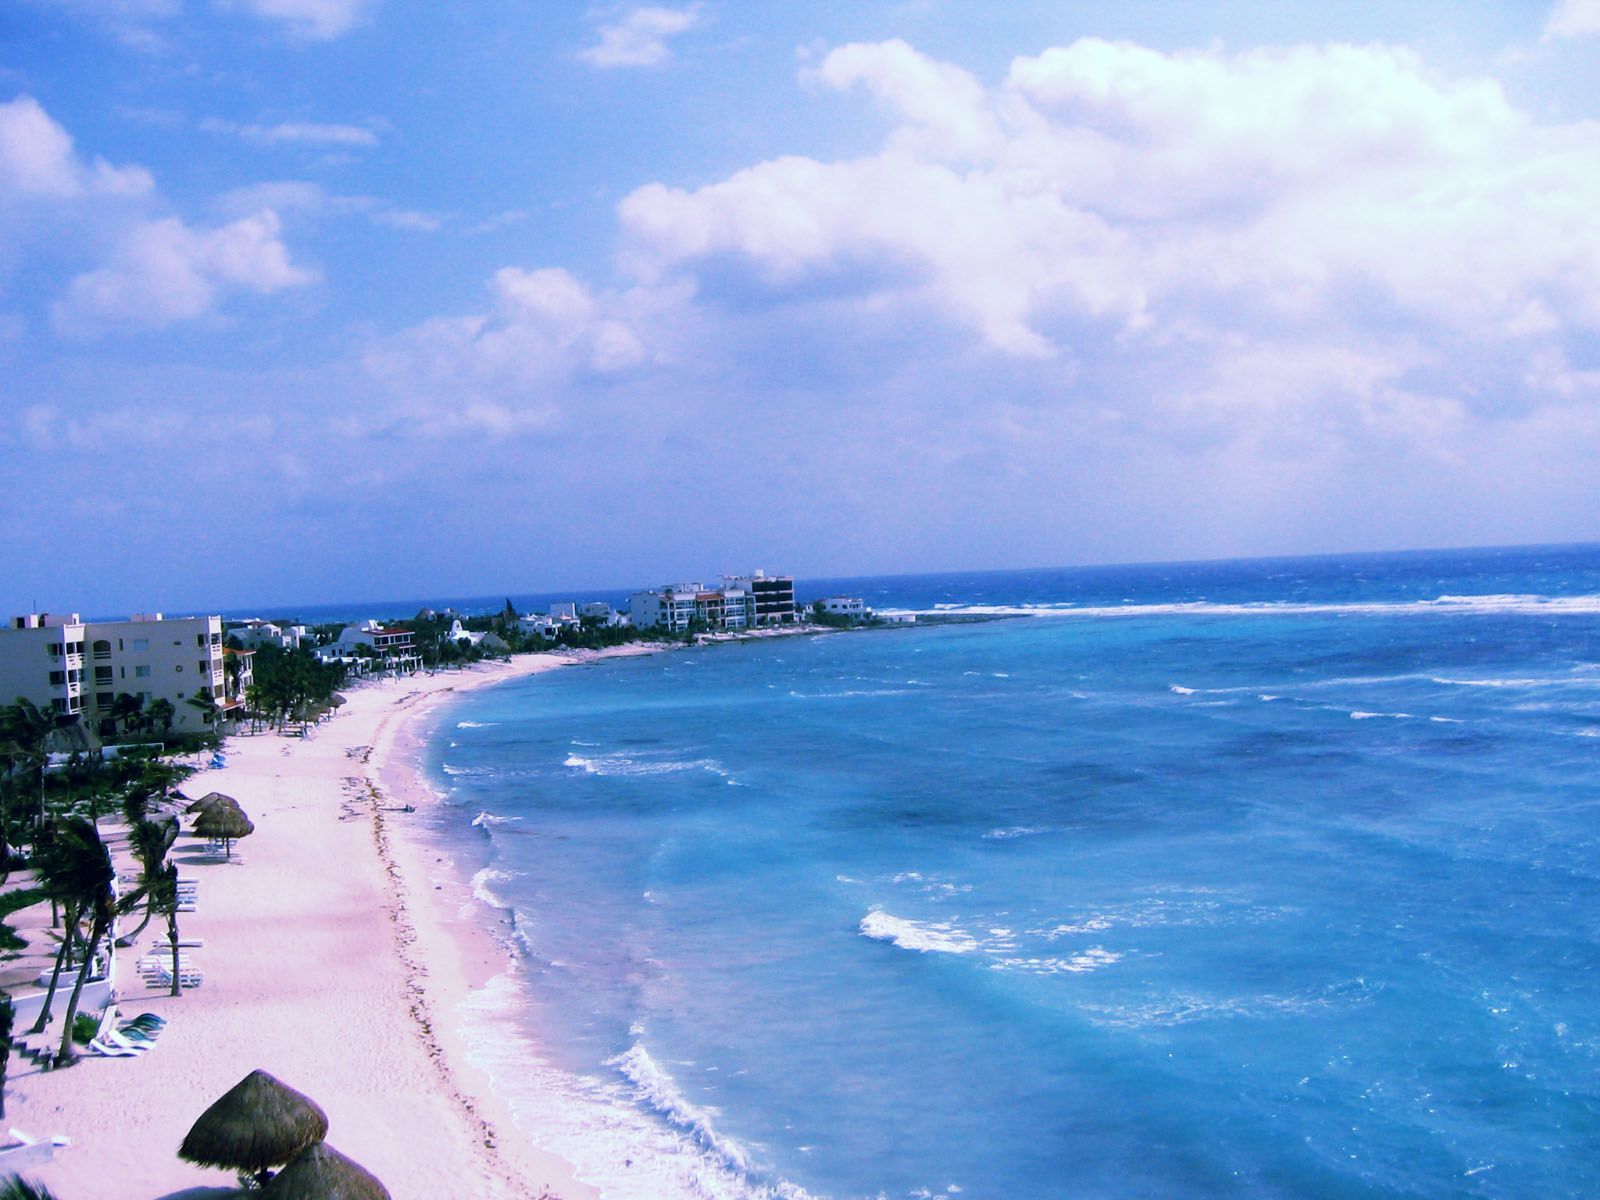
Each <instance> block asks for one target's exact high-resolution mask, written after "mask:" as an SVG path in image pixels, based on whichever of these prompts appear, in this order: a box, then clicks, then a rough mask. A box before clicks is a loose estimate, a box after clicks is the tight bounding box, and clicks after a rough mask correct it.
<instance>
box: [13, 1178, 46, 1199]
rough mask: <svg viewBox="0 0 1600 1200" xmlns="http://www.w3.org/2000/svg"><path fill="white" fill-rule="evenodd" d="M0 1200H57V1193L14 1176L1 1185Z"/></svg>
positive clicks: (31, 1181)
mask: <svg viewBox="0 0 1600 1200" xmlns="http://www.w3.org/2000/svg"><path fill="white" fill-rule="evenodd" d="M0 1200H55V1193H54V1192H52V1191H51V1190H50V1189H49V1188H47V1187H45V1186H44V1185H43V1184H39V1183H34V1182H33V1180H31V1179H24V1178H22V1176H20V1175H13V1176H12V1177H11V1178H10V1179H7V1180H5V1181H4V1182H3V1183H0Z"/></svg>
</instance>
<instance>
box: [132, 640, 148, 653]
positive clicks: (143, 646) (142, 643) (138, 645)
mask: <svg viewBox="0 0 1600 1200" xmlns="http://www.w3.org/2000/svg"><path fill="white" fill-rule="evenodd" d="M133 648H134V649H135V650H148V649H150V639H149V638H134V639H133Z"/></svg>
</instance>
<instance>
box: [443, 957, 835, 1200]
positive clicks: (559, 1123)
mask: <svg viewBox="0 0 1600 1200" xmlns="http://www.w3.org/2000/svg"><path fill="white" fill-rule="evenodd" d="M530 1008H531V1002H530V999H529V997H528V995H527V993H526V990H525V987H524V985H523V984H522V983H521V982H520V981H519V980H517V979H516V978H515V977H513V976H511V975H509V974H508V975H501V976H498V977H496V978H495V979H492V980H491V981H490V982H489V984H488V985H487V986H486V987H484V988H483V989H481V990H480V991H479V992H477V993H475V994H474V995H473V996H472V997H470V998H469V999H468V1000H467V1001H465V1002H464V1003H463V1004H462V1005H461V1008H460V1010H459V1011H460V1014H461V1016H462V1017H463V1019H464V1022H465V1026H466V1033H467V1037H468V1045H469V1051H468V1054H469V1057H470V1058H471V1060H472V1062H473V1063H474V1065H476V1066H477V1067H479V1068H480V1069H481V1070H483V1071H484V1072H485V1073H486V1074H487V1075H488V1076H489V1078H490V1081H491V1085H492V1086H493V1087H494V1089H495V1092H496V1094H498V1095H499V1096H501V1097H502V1098H503V1099H504V1100H505V1101H506V1104H507V1106H508V1107H509V1108H510V1110H511V1112H512V1115H513V1118H514V1120H515V1122H516V1124H517V1126H518V1129H519V1131H520V1133H521V1134H522V1135H523V1136H524V1137H526V1138H528V1139H529V1140H530V1141H531V1142H533V1143H534V1144H535V1145H538V1146H539V1147H541V1148H542V1149H545V1150H549V1151H551V1152H553V1153H555V1154H558V1155H560V1156H561V1157H562V1158H564V1159H565V1160H566V1161H567V1162H570V1163H572V1164H573V1167H574V1168H575V1171H576V1174H577V1176H578V1178H580V1179H581V1180H583V1181H584V1182H586V1183H588V1184H590V1185H592V1186H594V1187H596V1188H598V1189H599V1190H600V1192H601V1194H602V1195H604V1196H605V1200H809V1197H808V1196H807V1194H806V1192H805V1191H804V1190H803V1189H802V1188H800V1187H798V1186H796V1185H794V1184H791V1183H787V1182H784V1181H777V1182H771V1183H768V1182H762V1181H759V1180H757V1179H753V1178H751V1177H750V1175H749V1174H747V1173H746V1171H745V1169H743V1168H741V1167H739V1166H737V1165H735V1164H736V1163H739V1162H743V1163H749V1162H750V1160H751V1158H752V1156H751V1154H750V1153H749V1152H748V1151H746V1150H745V1149H744V1147H742V1146H739V1145H738V1144H737V1143H735V1142H731V1141H730V1140H729V1139H727V1138H725V1137H723V1136H721V1135H719V1134H717V1133H716V1132H715V1130H714V1129H711V1127H710V1126H709V1124H707V1125H706V1126H705V1128H706V1129H709V1130H710V1132H711V1134H712V1139H713V1140H712V1141H711V1143H710V1144H708V1143H707V1141H706V1139H704V1138H703V1137H702V1136H701V1130H700V1129H699V1128H697V1127H695V1126H693V1125H692V1124H690V1125H679V1124H677V1123H674V1121H673V1119H672V1117H671V1116H670V1115H669V1113H668V1112H667V1111H666V1110H667V1109H671V1110H672V1111H674V1112H676V1113H677V1114H678V1115H679V1116H681V1117H690V1116H691V1114H694V1113H699V1114H705V1113H706V1111H707V1110H704V1109H699V1108H696V1107H695V1106H693V1105H690V1104H688V1103H687V1102H686V1101H684V1100H683V1097H682V1095H681V1093H680V1092H679V1090H678V1089H677V1088H676V1086H675V1085H674V1084H673V1082H672V1080H671V1079H670V1077H668V1076H666V1075H665V1073H664V1072H662V1071H661V1070H660V1068H658V1067H655V1064H654V1063H653V1062H652V1061H650V1060H649V1056H648V1054H646V1053H645V1052H644V1050H643V1048H642V1046H640V1047H637V1049H638V1053H637V1054H635V1053H633V1051H629V1052H628V1053H627V1054H625V1055H622V1056H619V1059H626V1060H627V1063H626V1066H624V1064H623V1062H621V1061H616V1060H614V1062H615V1066H616V1068H617V1069H618V1071H619V1075H618V1077H617V1079H616V1081H615V1082H607V1081H604V1080H599V1079H591V1078H586V1077H583V1076H578V1075H572V1074H569V1073H567V1072H565V1071H560V1070H557V1069H556V1068H555V1067H553V1066H551V1065H549V1064H548V1063H546V1062H545V1061H544V1060H543V1059H542V1058H541V1057H540V1051H539V1047H538V1046H537V1044H535V1043H534V1042H533V1041H531V1040H530V1039H529V1038H528V1036H527V1034H526V1033H525V1032H524V1030H523V1027H522V1024H521V1019H522V1018H523V1016H524V1015H525V1014H526V1013H527V1012H528V1011H529V1010H530ZM631 1032H632V1035H633V1036H634V1037H636V1038H637V1037H640V1036H642V1033H643V1031H642V1030H641V1029H640V1028H639V1027H638V1026H637V1025H636V1026H635V1027H634V1028H633V1030H632V1031H631ZM652 1068H654V1069H653V1070H652ZM630 1071H631V1074H630ZM635 1076H637V1078H635Z"/></svg>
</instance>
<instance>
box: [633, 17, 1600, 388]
mask: <svg viewBox="0 0 1600 1200" xmlns="http://www.w3.org/2000/svg"><path fill="white" fill-rule="evenodd" d="M806 77H807V78H808V79H809V80H811V81H813V82H817V83H820V84H822V85H824V86H828V87H833V88H838V89H864V90H865V91H867V92H868V93H869V94H871V95H872V96H874V97H875V98H876V99H877V100H878V101H879V102H880V103H881V104H883V105H884V106H885V107H886V109H887V110H888V112H889V114H890V120H891V127H890V129H889V131H888V134H887V137H886V139H885V142H884V145H883V146H882V148H881V149H880V150H878V151H877V152H875V153H872V154H869V155H867V156H865V157H862V158H858V159H852V160H847V161H835V162H824V161H818V160H815V159H811V158H803V157H787V158H779V159H774V160H771V161H767V162H763V163H759V164H756V165H754V166H752V167H749V168H747V169H745V170H742V171H740V172H738V173H736V174H734V175H732V176H730V177H728V178H727V179H724V180H722V181H719V182H715V183H711V184H708V185H706V186H703V187H700V188H696V189H683V188H674V187H668V186H665V185H662V184H650V185H646V186H644V187H641V188H639V189H637V190H636V191H635V192H633V193H632V194H631V195H629V196H628V197H626V198H625V199H624V200H623V202H622V204H621V206H620V209H619V212H620V218H621V223H622V229H623V233H624V240H625V245H624V262H625V263H626V264H627V266H628V267H629V268H630V269H631V270H633V271H635V272H636V273H637V274H638V275H639V276H640V277H641V278H645V279H661V278H669V277H672V276H673V275H675V274H681V275H687V276H689V277H691V278H695V279H697V280H698V281H699V282H700V283H701V284H702V286H703V287H705V289H706V290H707V291H708V292H712V293H714V292H715V290H716V288H718V287H730V286H731V287H735V288H744V289H750V288H759V289H764V290H765V292H766V293H768V294H778V295H788V296H790V297H792V298H794V299H796V300H797V301H799V300H801V299H803V298H804V297H805V296H806V295H807V294H808V293H815V292H817V291H818V290H819V288H823V287H824V285H825V290H826V291H827V293H828V295H829V297H830V300H831V301H834V302H837V300H838V298H839V297H840V296H841V295H843V296H845V297H847V298H850V299H851V300H853V301H854V303H855V304H856V305H857V306H858V308H862V309H865V308H872V309H874V310H882V309H883V308H884V307H885V306H901V307H902V308H903V309H904V310H905V311H906V313H907V314H908V315H910V314H913V313H915V312H916V311H919V310H920V311H931V312H935V313H938V314H941V315H942V317H943V318H944V319H945V320H948V321H951V322H954V323H955V324H957V325H962V326H965V327H967V328H969V329H971V330H972V331H973V332H974V333H975V334H976V335H977V336H978V337H979V338H981V339H982V341H983V342H984V343H985V344H986V345H987V346H989V347H990V348H991V349H992V350H994V351H998V352H1000V353H1002V354H1006V355H1012V356H1028V357H1048V356H1051V355H1059V354H1067V355H1072V356H1074V357H1077V358H1086V359H1092V360H1097V361H1103V360H1105V359H1106V358H1107V357H1108V356H1109V355H1112V354H1122V353H1133V352H1135V351H1137V352H1139V353H1165V352H1167V351H1168V350H1169V349H1171V348H1172V347H1174V346H1176V345H1179V344H1182V345H1183V346H1186V347H1187V348H1188V350H1187V351H1186V352H1187V353H1189V354H1190V355H1191V356H1192V355H1194V354H1197V353H1199V354H1201V355H1202V357H1203V354H1204V350H1203V348H1204V346H1205V345H1206V342H1207V339H1210V340H1211V341H1213V342H1216V341H1217V340H1218V339H1221V338H1223V337H1224V336H1230V335H1234V334H1239V335H1241V336H1249V337H1258V338H1267V339H1270V338H1273V337H1276V336H1279V331H1283V330H1292V331H1293V332H1294V336H1296V337H1300V336H1301V335H1302V334H1303V332H1304V331H1305V330H1315V331H1318V333H1319V335H1320V336H1326V337H1328V338H1330V339H1339V338H1347V337H1348V336H1349V334H1350V331H1351V330H1356V331H1367V332H1370V333H1371V335H1372V337H1373V338H1378V339H1381V338H1382V337H1383V336H1384V335H1385V331H1386V330H1394V329H1399V328H1409V329H1422V330H1431V331H1432V334H1433V336H1434V340H1435V344H1445V343H1448V342H1450V341H1451V340H1452V339H1456V340H1471V341H1478V340H1481V339H1483V338H1491V339H1495V340H1496V341H1497V342H1500V343H1504V344H1505V345H1507V346H1508V347H1510V348H1511V352H1512V353H1517V349H1516V348H1517V346H1518V344H1519V340H1520V339H1526V338H1530V337H1533V338H1537V337H1550V336H1554V335H1555V334H1556V333H1557V332H1558V331H1560V330H1563V329H1565V330H1568V331H1571V330H1574V329H1579V330H1584V331H1590V332H1592V331H1594V330H1596V329H1597V328H1600V302H1597V297H1596V293H1595V291H1594V289H1593V288H1592V286H1590V285H1589V284H1588V283H1587V282H1585V281H1592V280H1593V279H1594V278H1595V277H1596V275H1597V273H1600V226H1597V225H1596V224H1595V223H1594V222H1593V221H1592V219H1590V217H1589V216H1588V214H1590V213H1592V212H1594V211H1600V127H1595V126H1593V125H1590V124H1581V123H1580V124H1573V125H1541V124H1539V123H1538V122H1536V121H1534V120H1533V119H1532V118H1531V117H1530V116H1529V115H1528V114H1527V113H1525V112H1523V111H1521V110H1519V109H1517V108H1516V107H1515V106H1514V105H1513V104H1512V103H1511V102H1510V101H1509V100H1508V99H1507V98H1506V96H1505V95H1504V93H1503V92H1502V90H1501V89H1500V87H1499V86H1498V85H1497V84H1496V83H1495V82H1494V81H1492V80H1488V79H1481V78H1478V79H1444V78H1438V77H1435V76H1434V75H1433V74H1431V73H1430V72H1429V71H1428V70H1427V69H1426V68H1425V66H1424V65H1423V64H1422V62H1421V61H1420V60H1419V59H1418V58H1417V57H1416V56H1415V55H1414V54H1412V53H1411V52H1409V51H1406V50H1401V49H1394V48H1389V47H1383V46H1372V47H1351V46H1329V47H1292V48H1286V49H1267V50H1258V51H1251V52H1247V53H1242V54H1227V53H1223V52H1221V51H1190V52H1180V53H1163V52H1160V51H1156V50H1150V49H1146V48H1143V47H1139V46H1135V45H1131V44H1127V43H1118V42H1107V41H1102V40H1099V39H1094V38H1086V39H1083V40H1080V41H1078V42H1076V43H1074V44H1072V45H1070V46H1065V47H1059V48H1054V49H1050V50H1048V51H1046V52H1044V53H1042V54H1040V55H1038V56H1035V57H1025V58H1019V59H1017V60H1016V61H1015V62H1014V63H1013V64H1012V66H1011V68H1010V70H1009V72H1008V74H1007V76H1006V77H1005V79H1004V80H1003V81H1002V82H1001V83H999V84H998V85H992V86H985V85H984V84H982V83H980V82H979V81H977V80H976V79H975V78H973V77H972V76H971V75H969V74H968V73H967V72H965V71H962V70H960V69H959V68H956V67H954V66H951V65H950V64H947V63H941V62H938V61H936V60H933V59H930V58H928V57H926V56H924V55H922V54H920V53H918V52H917V51H915V50H914V49H912V48H911V47H909V46H907V45H905V44H904V43H902V42H898V41H894V42H887V43H882V44H877V45H848V46H843V47H840V48H838V49H836V50H834V51H833V52H831V53H830V54H829V55H828V56H827V57H826V58H825V60H824V61H823V62H822V63H821V64H820V66H818V67H816V68H814V69H810V70H808V71H807V72H806ZM730 279H731V280H732V282H731V283H730V282H729V281H730Z"/></svg>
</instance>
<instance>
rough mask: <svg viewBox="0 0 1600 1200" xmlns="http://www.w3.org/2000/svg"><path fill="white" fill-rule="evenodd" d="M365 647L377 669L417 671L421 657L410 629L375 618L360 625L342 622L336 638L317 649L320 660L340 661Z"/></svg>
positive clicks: (354, 654) (354, 655) (420, 665)
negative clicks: (377, 666)
mask: <svg viewBox="0 0 1600 1200" xmlns="http://www.w3.org/2000/svg"><path fill="white" fill-rule="evenodd" d="M358 649H365V650H367V651H370V652H371V654H372V655H374V656H375V657H376V658H377V659H378V662H379V664H381V665H380V666H379V669H380V670H385V671H420V670H421V669H422V656H421V655H420V654H418V653H417V647H416V643H415V641H414V640H413V638H412V634H411V630H409V629H400V628H397V627H386V626H383V625H380V624H378V622H376V621H366V622H364V623H363V624H360V625H346V626H345V627H344V628H343V629H341V630H340V631H339V640H338V641H336V642H335V643H334V644H333V645H332V646H329V647H326V648H325V651H324V652H319V653H318V657H319V658H322V659H323V660H324V661H330V660H331V661H340V660H345V659H349V658H353V657H357V654H356V652H357V650H358Z"/></svg>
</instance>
